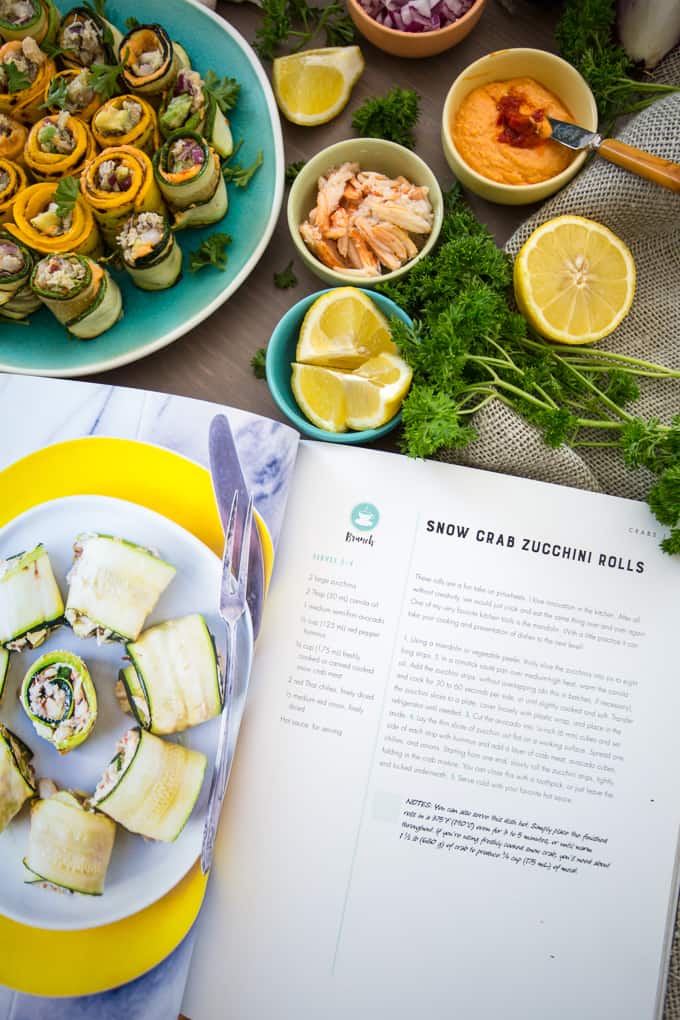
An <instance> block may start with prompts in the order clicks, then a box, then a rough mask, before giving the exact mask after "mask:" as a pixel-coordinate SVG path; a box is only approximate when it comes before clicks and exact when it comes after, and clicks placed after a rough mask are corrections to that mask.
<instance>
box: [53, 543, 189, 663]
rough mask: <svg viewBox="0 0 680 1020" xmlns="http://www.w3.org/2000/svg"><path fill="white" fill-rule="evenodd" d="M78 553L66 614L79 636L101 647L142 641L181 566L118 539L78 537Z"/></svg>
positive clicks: (150, 551)
mask: <svg viewBox="0 0 680 1020" xmlns="http://www.w3.org/2000/svg"><path fill="white" fill-rule="evenodd" d="M73 553H74V560H73V566H72V567H71V571H70V573H69V575H68V581H69V590H68V598H67V600H66V613H65V616H66V619H67V621H68V622H69V623H70V625H71V627H72V628H73V630H74V632H75V633H76V634H77V635H78V637H81V638H86V637H91V636H95V637H96V638H97V642H98V643H99V644H103V643H106V642H110V641H136V640H137V638H138V637H139V635H140V633H141V630H142V627H143V626H144V621H145V620H146V618H147V616H148V615H149V613H150V612H151V611H152V610H153V608H154V606H155V605H156V603H157V602H158V599H159V598H160V597H161V595H162V593H163V592H164V591H165V589H166V588H167V586H168V585H169V584H170V582H171V581H172V579H173V577H174V576H175V573H176V571H175V568H174V567H173V566H171V565H170V564H169V563H166V562H165V561H164V560H162V559H161V558H160V556H158V555H157V553H155V552H153V551H152V550H151V549H146V548H144V546H141V545H135V543H134V542H127V541H126V540H125V539H123V538H116V537H115V536H114V535H99V534H96V533H89V532H87V533H84V534H82V535H78V538H77V539H76V542H75V544H74V546H73Z"/></svg>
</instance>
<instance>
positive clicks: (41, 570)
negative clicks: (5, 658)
mask: <svg viewBox="0 0 680 1020" xmlns="http://www.w3.org/2000/svg"><path fill="white" fill-rule="evenodd" d="M63 622H64V602H63V599H62V597H61V592H60V591H59V587H58V585H57V582H56V580H55V577H54V573H53V571H52V565H51V563H50V558H49V556H48V554H47V550H46V549H45V546H44V545H37V546H36V547H35V549H31V551H30V552H24V553H18V554H17V555H16V556H10V557H9V559H6V560H2V561H0V645H3V646H4V647H5V648H7V649H8V650H9V651H13V652H21V651H23V650H24V648H37V647H38V645H41V644H42V643H43V641H44V640H45V638H46V637H47V636H48V635H49V634H50V633H51V632H52V631H53V630H55V629H56V628H57V627H60V626H61V624H62V623H63Z"/></svg>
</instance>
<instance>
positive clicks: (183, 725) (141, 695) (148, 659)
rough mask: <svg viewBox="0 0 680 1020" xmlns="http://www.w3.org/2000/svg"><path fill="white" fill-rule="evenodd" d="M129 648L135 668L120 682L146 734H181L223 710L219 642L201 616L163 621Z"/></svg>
mask: <svg viewBox="0 0 680 1020" xmlns="http://www.w3.org/2000/svg"><path fill="white" fill-rule="evenodd" d="M126 650H127V654H128V656H129V657H130V661H131V663H132V665H130V666H127V667H126V668H125V669H122V670H121V671H120V680H121V682H122V684H123V687H124V690H125V692H126V694H127V698H128V701H129V704H130V708H131V709H132V712H133V714H134V716H135V717H136V719H137V722H138V723H139V724H140V726H142V727H143V728H144V729H145V730H149V731H150V732H151V733H179V732H180V731H181V730H185V729H187V727H189V726H197V725H198V724H199V723H202V722H205V721H206V720H207V719H213V718H214V717H215V716H216V715H219V714H220V712H221V711H222V700H221V697H220V667H219V662H218V659H217V652H216V650H215V642H214V640H213V636H212V634H211V633H210V631H209V630H208V625H207V623H206V622H205V619H204V618H203V617H202V616H201V615H200V613H194V614H193V615H191V616H184V617H182V618H181V619H179V620H168V621H167V622H166V623H159V624H158V625H157V626H156V627H151V628H149V630H145V631H144V633H143V634H142V635H141V637H140V638H139V639H138V640H137V641H133V642H131V643H130V644H128V645H127V646H126Z"/></svg>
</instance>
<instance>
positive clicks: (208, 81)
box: [203, 71, 241, 113]
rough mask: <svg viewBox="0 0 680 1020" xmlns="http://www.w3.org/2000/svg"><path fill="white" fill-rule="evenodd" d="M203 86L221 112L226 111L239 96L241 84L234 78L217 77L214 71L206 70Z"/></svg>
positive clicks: (234, 104) (234, 103)
mask: <svg viewBox="0 0 680 1020" xmlns="http://www.w3.org/2000/svg"><path fill="white" fill-rule="evenodd" d="M203 87H204V88H205V90H206V92H207V93H208V94H209V95H211V96H212V97H213V99H214V100H215V102H216V103H217V105H218V106H219V108H220V110H221V111H222V113H228V111H229V110H231V109H232V108H233V107H234V106H236V101H237V99H238V97H239V92H240V91H241V86H240V85H239V83H238V82H237V81H236V79H235V78H218V77H217V75H216V74H215V72H214V71H208V73H207V74H206V76H205V78H204V79H203Z"/></svg>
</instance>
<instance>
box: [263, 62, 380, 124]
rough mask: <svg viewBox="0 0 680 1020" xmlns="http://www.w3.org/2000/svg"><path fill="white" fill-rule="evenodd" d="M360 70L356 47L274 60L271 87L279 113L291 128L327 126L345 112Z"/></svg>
mask: <svg viewBox="0 0 680 1020" xmlns="http://www.w3.org/2000/svg"><path fill="white" fill-rule="evenodd" d="M363 69H364V58H363V56H362V53H361V50H360V49H359V47H358V46H329V47H327V48H326V49H319V50H305V51H304V52H303V53H291V54H290V56H287V57H277V58H276V60H274V62H273V65H272V84H273V86H274V95H275V96H276V102H277V103H278V106H279V109H280V110H281V113H282V114H283V115H284V117H286V118H287V119H288V120H290V121H292V123H293V124H302V125H305V126H308V127H311V126H312V125H314V124H326V123H327V122H328V121H329V120H332V119H333V117H336V116H337V115H338V114H339V113H340V111H341V110H343V109H344V108H345V106H346V105H347V101H348V100H349V97H350V93H351V91H352V88H353V87H354V85H355V83H356V82H357V81H358V79H359V77H360V76H361V73H362V71H363Z"/></svg>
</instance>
